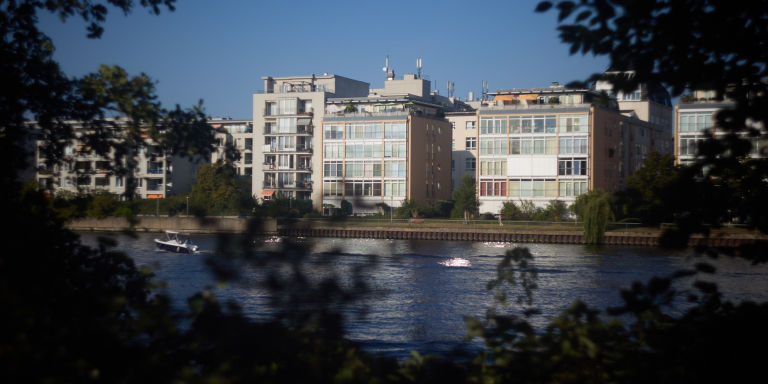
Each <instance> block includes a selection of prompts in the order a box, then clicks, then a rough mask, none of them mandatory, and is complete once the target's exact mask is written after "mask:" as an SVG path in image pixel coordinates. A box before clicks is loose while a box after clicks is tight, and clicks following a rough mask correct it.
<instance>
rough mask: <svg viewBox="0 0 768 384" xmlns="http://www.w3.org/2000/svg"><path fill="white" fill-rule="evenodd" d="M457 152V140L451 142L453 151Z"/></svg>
mask: <svg viewBox="0 0 768 384" xmlns="http://www.w3.org/2000/svg"><path fill="white" fill-rule="evenodd" d="M455 150H456V140H455V139H454V140H451V151H455Z"/></svg>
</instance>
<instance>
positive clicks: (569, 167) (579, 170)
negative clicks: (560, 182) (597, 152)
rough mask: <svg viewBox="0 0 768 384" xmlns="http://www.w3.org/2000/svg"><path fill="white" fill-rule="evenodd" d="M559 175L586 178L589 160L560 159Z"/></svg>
mask: <svg viewBox="0 0 768 384" xmlns="http://www.w3.org/2000/svg"><path fill="white" fill-rule="evenodd" d="M558 174H559V175H560V176H569V175H574V176H586V175H587V159H560V160H559V161H558Z"/></svg>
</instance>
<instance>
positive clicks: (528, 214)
mask: <svg viewBox="0 0 768 384" xmlns="http://www.w3.org/2000/svg"><path fill="white" fill-rule="evenodd" d="M519 201H520V205H519V206H518V208H519V209H520V213H519V214H518V215H517V217H518V220H523V221H530V220H534V219H535V218H536V215H537V214H539V213H541V212H542V211H543V210H542V209H541V208H539V207H537V206H536V204H534V203H533V201H532V200H523V199H520V200H519Z"/></svg>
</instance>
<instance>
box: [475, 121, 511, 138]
mask: <svg viewBox="0 0 768 384" xmlns="http://www.w3.org/2000/svg"><path fill="white" fill-rule="evenodd" d="M504 133H507V118H506V117H484V118H481V119H480V134H481V135H491V134H504Z"/></svg>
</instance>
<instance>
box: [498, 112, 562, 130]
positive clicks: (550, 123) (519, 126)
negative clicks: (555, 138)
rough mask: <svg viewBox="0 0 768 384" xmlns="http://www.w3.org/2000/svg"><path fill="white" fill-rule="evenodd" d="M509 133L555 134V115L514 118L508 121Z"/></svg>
mask: <svg viewBox="0 0 768 384" xmlns="http://www.w3.org/2000/svg"><path fill="white" fill-rule="evenodd" d="M509 131H510V133H513V134H514V133H557V117H556V116H555V115H535V116H515V117H511V118H510V119H509Z"/></svg>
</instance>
